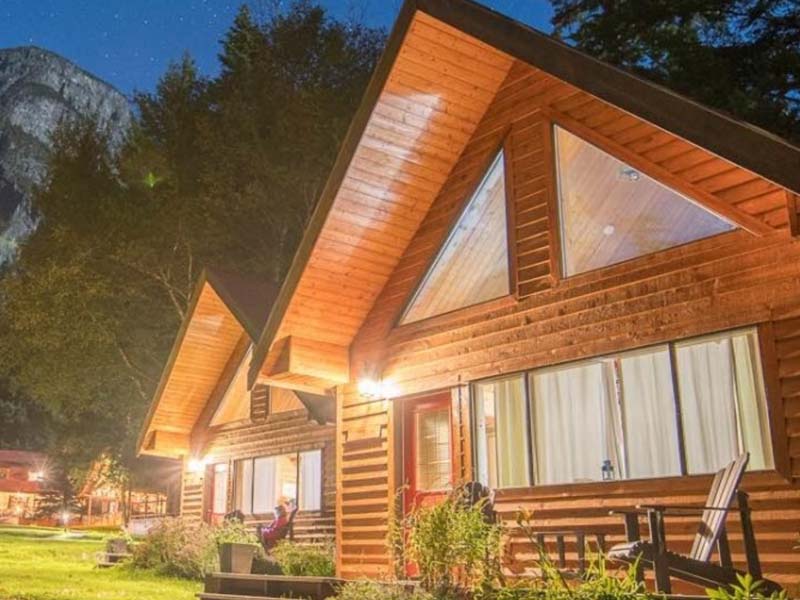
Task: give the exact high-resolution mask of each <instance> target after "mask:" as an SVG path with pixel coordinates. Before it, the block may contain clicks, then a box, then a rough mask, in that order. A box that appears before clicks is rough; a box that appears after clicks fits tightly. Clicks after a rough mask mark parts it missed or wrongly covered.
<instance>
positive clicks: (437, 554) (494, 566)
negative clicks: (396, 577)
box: [403, 490, 502, 598]
mask: <svg viewBox="0 0 800 600" xmlns="http://www.w3.org/2000/svg"><path fill="white" fill-rule="evenodd" d="M462 498H463V494H462V493H461V491H460V490H456V491H455V492H454V493H453V494H452V495H451V496H450V497H449V498H448V499H447V500H445V501H444V502H440V503H438V504H435V505H431V506H421V507H417V508H415V509H414V510H412V511H411V514H409V515H408V516H407V517H406V519H405V520H404V522H403V529H404V530H405V531H406V532H407V533H406V542H405V556H406V558H407V559H408V560H410V561H412V562H413V563H414V564H415V565H416V567H417V569H418V570H419V576H420V581H421V583H422V586H423V588H424V589H426V590H427V591H429V592H431V593H433V594H434V595H436V596H437V597H444V598H447V597H457V596H459V595H463V593H464V592H467V591H469V592H476V591H477V590H480V589H482V588H485V587H487V586H493V585H497V583H498V581H499V579H500V556H501V534H502V528H501V526H500V525H496V524H493V523H488V522H487V521H486V519H485V516H484V511H483V509H484V506H483V503H482V502H479V503H477V504H475V505H472V506H469V505H467V504H465V503H464V502H463V501H462Z"/></svg>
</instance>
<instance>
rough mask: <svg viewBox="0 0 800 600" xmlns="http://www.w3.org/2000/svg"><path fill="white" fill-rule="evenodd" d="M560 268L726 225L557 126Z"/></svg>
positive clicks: (579, 267) (615, 259)
mask: <svg viewBox="0 0 800 600" xmlns="http://www.w3.org/2000/svg"><path fill="white" fill-rule="evenodd" d="M555 140H556V163H557V167H558V184H559V185H558V188H559V208H560V213H561V242H562V254H563V256H562V258H563V262H564V265H563V271H564V275H566V276H570V275H577V274H578V273H584V272H586V271H591V270H594V269H599V268H601V267H606V266H609V265H613V264H616V263H620V262H623V261H625V260H629V259H632V258H636V257H638V256H643V255H645V254H651V253H653V252H658V251H659V250H666V249H667V248H672V247H674V246H679V245H681V244H686V243H689V242H693V241H696V240H700V239H702V238H706V237H710V236H713V235H717V234H719V233H724V232H726V231H731V230H732V229H734V226H733V225H731V224H730V223H729V222H727V221H725V220H724V219H722V218H721V217H719V216H717V215H716V214H714V213H712V212H710V211H709V210H708V209H706V208H704V207H702V206H701V205H699V204H697V203H695V202H693V201H692V200H690V199H689V198H687V197H685V196H683V195H681V194H679V193H678V192H675V191H674V190H671V189H670V188H668V187H666V186H664V185H663V184H661V183H659V182H657V181H656V180H654V179H652V178H650V177H648V176H647V175H645V174H644V173H640V172H639V171H637V170H635V169H633V168H631V167H630V166H629V165H627V164H625V163H624V162H622V161H620V160H617V159H616V158H614V157H613V156H611V155H609V154H607V153H606V152H604V151H603V150H600V149H599V148H597V147H595V146H593V145H591V144H589V143H588V142H586V141H584V140H582V139H581V138H579V137H577V136H575V135H573V134H572V133H570V132H568V131H566V130H564V129H562V128H560V127H555Z"/></svg>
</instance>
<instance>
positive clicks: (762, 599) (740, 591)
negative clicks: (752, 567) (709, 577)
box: [706, 573, 787, 600]
mask: <svg viewBox="0 0 800 600" xmlns="http://www.w3.org/2000/svg"><path fill="white" fill-rule="evenodd" d="M736 579H737V581H738V583H737V584H735V585H733V586H731V589H730V590H728V589H726V588H719V589H716V590H712V589H707V590H706V595H707V596H708V597H709V598H710V599H711V600H786V598H787V595H786V590H781V591H780V592H772V593H771V594H769V595H767V594H764V592H763V591H762V590H761V588H762V587H763V585H764V582H763V581H756V580H755V579H754V578H753V576H752V575H750V573H748V574H747V575H738V574H737V575H736Z"/></svg>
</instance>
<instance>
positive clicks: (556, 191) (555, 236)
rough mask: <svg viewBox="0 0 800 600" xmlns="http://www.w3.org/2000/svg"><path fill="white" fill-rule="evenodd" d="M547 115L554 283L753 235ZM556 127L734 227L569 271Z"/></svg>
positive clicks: (551, 261) (646, 170) (568, 125)
mask: <svg viewBox="0 0 800 600" xmlns="http://www.w3.org/2000/svg"><path fill="white" fill-rule="evenodd" d="M544 117H545V118H544V121H543V127H544V133H543V138H544V140H543V142H544V143H543V147H544V160H545V172H546V178H547V180H548V183H547V192H546V194H547V205H548V220H549V222H550V223H549V227H548V234H549V238H550V249H551V252H550V276H551V278H552V280H553V287H557V286H558V285H559V283H562V282H567V281H569V282H570V283H571V282H572V281H573V280H576V281H580V280H581V279H580V278H583V277H592V276H597V275H598V274H599V275H603V274H604V273H606V272H607V271H609V270H611V269H617V268H620V267H622V268H631V265H632V264H636V261H646V260H648V259H651V258H652V257H653V256H660V255H663V254H665V253H669V252H673V251H676V250H679V249H682V248H687V247H692V246H693V245H695V244H703V243H708V242H709V241H710V240H718V239H722V238H724V237H730V236H735V235H741V234H742V233H743V232H744V233H745V234H749V235H752V234H750V233H749V232H748V231H747V230H745V229H743V228H742V226H741V225H739V224H738V223H736V222H735V221H732V220H731V219H729V218H728V217H725V216H724V215H720V214H718V213H717V212H715V211H714V210H712V209H711V208H708V207H706V206H705V205H704V204H703V203H702V202H701V201H700V200H697V199H696V198H694V197H693V196H692V194H690V193H688V192H684V191H680V190H676V189H675V188H673V187H672V186H670V185H668V184H666V183H663V182H662V181H661V179H660V177H658V175H654V174H652V172H651V171H650V169H649V168H646V167H643V166H641V165H639V166H633V165H630V163H629V162H628V161H626V160H625V159H623V158H620V157H618V156H617V154H616V153H615V152H614V150H613V149H610V148H608V146H607V145H606V144H604V143H603V142H602V141H601V140H597V139H591V140H589V139H587V137H586V136H585V135H583V134H582V133H581V132H580V130H579V128H578V127H576V126H573V125H572V124H571V123H566V122H565V121H564V119H563V118H562V117H561V116H560V115H558V114H557V113H555V112H554V111H551V110H547V111H545V112H544ZM556 127H560V128H561V129H563V130H564V131H566V132H568V133H570V134H572V135H574V136H575V137H577V138H579V139H580V140H582V141H583V142H585V143H587V144H589V145H591V146H593V147H594V148H597V149H599V150H600V151H602V152H604V153H605V154H607V155H609V156H611V157H612V158H614V159H616V160H618V161H620V162H622V163H624V164H626V165H628V166H630V167H631V168H632V169H635V170H636V171H639V172H640V173H642V174H644V175H645V176H647V177H649V178H650V179H652V180H654V181H655V182H657V183H659V184H660V185H662V186H664V187H666V188H667V189H669V190H671V191H673V192H674V193H676V194H677V195H679V196H681V197H683V198H685V199H686V201H687V202H691V203H692V204H695V205H696V206H698V207H700V208H701V209H703V210H705V211H707V212H709V213H710V214H712V215H714V216H716V217H717V218H719V219H722V220H723V221H726V222H728V223H730V224H731V225H732V226H733V228H732V229H731V230H730V231H723V232H721V233H717V234H714V235H710V236H707V237H703V238H699V239H697V240H692V241H690V242H685V243H683V244H678V245H676V246H670V247H668V248H664V249H661V250H657V251H655V252H649V253H647V254H641V255H639V256H635V257H632V258H628V259H626V260H623V261H620V262H615V263H612V264H609V265H605V266H602V267H598V268H596V269H589V270H587V271H581V272H580V273H574V274H572V275H567V274H566V260H565V257H564V254H565V253H566V251H567V250H566V246H565V244H564V226H563V224H564V219H563V214H562V209H561V181H560V177H559V165H558V147H557V144H556V133H555V131H556Z"/></svg>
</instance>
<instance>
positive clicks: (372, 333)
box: [336, 62, 800, 590]
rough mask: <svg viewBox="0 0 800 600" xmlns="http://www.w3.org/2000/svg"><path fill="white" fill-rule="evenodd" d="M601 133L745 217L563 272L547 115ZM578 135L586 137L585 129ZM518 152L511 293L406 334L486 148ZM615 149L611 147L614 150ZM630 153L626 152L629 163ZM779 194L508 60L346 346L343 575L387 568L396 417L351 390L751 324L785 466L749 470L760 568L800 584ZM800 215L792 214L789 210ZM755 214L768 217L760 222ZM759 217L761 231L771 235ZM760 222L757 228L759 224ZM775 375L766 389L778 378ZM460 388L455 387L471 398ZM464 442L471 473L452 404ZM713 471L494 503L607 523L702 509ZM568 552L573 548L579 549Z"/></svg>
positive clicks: (451, 382)
mask: <svg viewBox="0 0 800 600" xmlns="http://www.w3.org/2000/svg"><path fill="white" fill-rule="evenodd" d="M558 119H561V120H562V121H564V122H568V124H569V125H570V126H572V129H573V130H575V128H577V129H580V130H581V131H582V130H583V129H584V128H585V129H586V130H591V131H592V132H594V136H595V138H594V139H596V140H608V142H609V143H608V146H610V147H611V148H614V149H619V148H624V150H625V152H626V153H631V154H632V155H633V154H635V155H636V156H637V157H639V164H642V165H647V166H649V167H650V168H651V170H652V172H656V173H659V174H664V175H665V176H667V175H668V177H669V179H670V181H671V183H672V184H673V185H679V186H680V187H681V189H682V190H695V191H696V197H699V198H701V199H702V198H710V197H712V196H713V199H714V202H717V203H719V205H720V206H722V205H727V206H729V207H731V208H732V209H735V210H736V211H739V212H740V213H741V214H742V215H743V222H745V223H748V224H749V225H750V226H749V227H747V228H746V229H747V230H746V231H745V230H738V231H734V232H731V233H727V234H722V235H719V236H716V237H713V238H708V239H704V240H701V241H698V242H694V243H691V244H687V245H685V246H681V247H677V248H672V249H669V250H666V251H663V252H660V253H657V254H652V255H648V256H643V257H640V258H637V259H635V260H631V261H628V262H625V263H621V264H617V265H613V266H610V267H607V268H603V269H600V270H597V271H592V272H588V273H584V274H581V275H577V276H574V277H569V278H563V277H562V276H561V274H560V257H559V255H560V249H559V226H558V222H557V213H558V211H557V207H556V204H555V203H556V193H557V190H556V182H555V177H554V165H553V158H552V152H553V148H552V145H553V143H552V137H551V132H552V124H553V122H554V120H555V121H556V122H558ZM579 133H580V132H579ZM503 143H504V144H505V145H504V147H505V148H506V152H507V154H508V158H507V160H508V164H509V172H508V173H507V181H508V182H509V186H508V189H507V193H508V194H509V197H510V203H511V206H512V207H513V208H512V210H513V213H512V215H511V217H512V218H511V219H510V222H511V223H512V231H513V235H512V239H511V241H510V243H511V244H512V245H513V248H512V252H511V256H512V258H513V270H514V277H513V280H514V282H515V286H514V293H513V294H512V296H510V297H509V298H505V299H501V300H497V301H492V302H488V303H485V304H483V305H480V306H475V307H470V308H467V309H463V310H460V311H456V312H454V313H451V314H447V315H442V316H439V317H433V318H430V319H427V320H424V321H420V322H417V323H412V324H408V325H403V326H400V327H398V326H397V319H398V316H399V314H400V312H401V311H402V309H403V306H404V305H405V303H406V302H407V300H408V297H409V295H410V294H411V293H412V291H413V289H414V288H415V286H416V285H417V282H418V281H419V280H420V278H421V277H422V276H423V275H424V269H425V268H426V266H427V265H428V264H430V261H431V258H432V256H434V255H435V254H436V252H437V251H438V249H439V247H440V245H441V243H442V241H443V239H444V236H445V235H446V232H447V231H448V230H449V227H450V224H451V223H452V221H453V219H454V218H455V215H457V214H458V211H459V209H460V207H461V206H462V204H463V202H464V200H465V199H466V198H467V197H468V193H469V190H470V189H472V187H474V185H475V181H476V180H477V179H478V178H480V176H481V175H482V173H481V172H480V168H481V167H482V166H483V165H485V164H486V162H487V160H488V157H489V155H490V154H491V153H492V152H494V151H495V150H496V149H497V148H498V147H499V146H500V145H501V144H503ZM612 154H613V151H612ZM621 158H623V160H624V159H625V157H621ZM786 198H787V194H786V192H785V191H784V190H783V189H781V188H779V187H777V186H776V185H775V184H773V183H771V182H768V181H765V180H763V179H761V178H759V177H757V176H755V175H754V174H752V173H750V172H749V171H746V170H744V169H741V168H739V167H737V166H735V165H732V164H731V163H728V162H727V161H724V160H722V159H720V158H718V157H716V156H714V155H712V154H711V153H709V152H707V151H705V150H703V149H701V148H699V147H697V146H694V145H692V144H690V143H688V142H686V141H684V140H682V139H679V138H677V137H676V136H673V135H671V134H669V133H667V132H665V131H663V130H660V129H658V128H656V127H654V126H652V125H650V124H648V123H645V122H643V121H641V120H639V119H637V118H635V117H633V116H631V115H630V114H628V113H624V112H623V111H621V110H619V109H617V108H614V107H612V106H610V105H608V104H606V103H604V102H602V101H601V100H599V99H597V98H594V97H592V96H590V95H588V94H586V93H585V92H582V91H580V90H578V89H577V88H574V87H572V86H570V85H568V84H566V83H564V82H561V81H559V80H557V79H555V78H553V77H551V76H549V75H546V74H544V73H543V72H541V71H538V70H536V69H534V68H532V67H529V66H527V65H524V64H522V63H519V62H517V63H515V65H514V66H513V67H512V68H511V70H510V72H509V75H508V77H507V79H506V81H505V82H504V83H503V84H502V85H501V86H500V89H499V91H498V93H497V95H496V97H495V100H494V101H493V102H492V104H491V105H490V106H489V108H488V110H487V111H486V113H485V114H484V115H483V117H482V119H481V120H480V123H479V125H478V126H477V129H476V131H475V133H474V135H473V136H472V138H471V139H470V141H469V142H468V143H467V145H466V147H465V149H464V151H463V153H462V154H461V157H460V158H459V160H458V161H457V163H456V165H455V167H454V168H453V170H452V171H451V173H450V175H449V177H448V179H447V181H446V182H445V184H444V186H443V188H442V190H441V192H440V193H439V195H438V196H437V198H436V200H435V201H434V203H433V205H432V206H431V208H430V210H429V211H428V213H427V216H426V217H425V219H424V220H423V221H422V224H421V225H420V227H419V229H418V231H417V233H416V235H415V236H414V237H413V240H412V242H411V244H410V245H409V247H408V249H407V250H406V252H405V253H404V254H403V255H402V257H401V259H400V261H399V264H398V266H397V267H396V268H395V270H394V272H393V274H392V275H391V277H390V278H389V281H388V283H387V284H386V285H385V286H384V288H383V290H382V292H381V293H380V295H379V296H378V299H377V300H376V302H375V304H374V305H373V307H372V309H371V311H370V313H369V315H368V317H367V319H366V321H365V322H364V324H363V326H362V327H361V329H360V330H359V332H358V333H357V335H356V338H355V340H354V342H353V344H352V345H351V351H350V364H351V382H352V383H351V384H348V385H343V386H339V388H338V390H337V392H338V410H337V426H338V430H337V437H336V440H337V442H336V446H337V456H338V457H339V460H340V464H341V466H342V467H341V469H339V471H338V473H337V491H338V493H339V504H338V505H337V518H336V526H337V535H338V538H339V540H338V544H339V546H338V549H339V552H338V561H339V570H340V574H341V575H342V576H344V577H356V576H365V575H366V576H381V575H386V574H388V573H389V572H390V571H391V569H392V566H391V565H392V561H391V557H390V556H389V552H388V551H387V547H386V543H385V541H386V535H387V532H388V519H389V517H390V514H391V507H393V506H394V501H395V490H396V488H397V487H398V486H400V485H402V471H401V468H400V466H399V465H400V464H401V461H399V460H398V457H397V453H398V452H402V445H401V444H400V443H399V441H398V435H399V434H398V428H397V426H396V425H395V422H396V421H397V416H396V415H395V414H394V413H395V412H396V411H397V410H398V406H399V403H401V402H402V401H401V400H391V401H387V400H370V399H365V398H363V397H361V396H360V395H359V394H358V391H357V388H356V385H355V382H357V381H358V379H359V378H360V377H361V376H364V375H366V376H374V374H375V373H380V374H382V376H383V377H384V378H387V379H391V380H392V381H393V383H394V384H395V385H396V386H397V387H398V389H399V390H401V393H402V394H403V395H414V394H420V393H425V392H431V391H436V390H442V389H450V388H454V387H457V386H461V389H462V390H466V391H468V387H467V386H466V384H469V383H470V382H473V381H476V380H478V379H482V378H487V377H493V376H497V375H504V374H509V373H514V372H519V371H526V370H530V369H534V368H537V367H542V366H549V365H554V364H557V363H562V362H568V361H572V360H576V359H580V358H586V357H592V356H600V355H603V354H607V353H612V352H620V351H624V350H630V349H634V348H638V347H643V346H647V345H651V344H656V343H661V342H666V341H671V340H675V339H681V338H686V337H692V336H696V335H702V334H706V333H711V332H716V331H721V330H725V329H731V328H735V327H743V326H749V325H758V326H759V327H760V328H761V331H762V332H764V331H767V332H769V335H762V346H763V348H762V358H763V359H764V363H765V365H764V367H765V373H766V376H767V378H768V381H767V394H768V397H769V398H768V401H769V403H770V410H771V413H772V415H773V431H772V438H773V447H774V453H775V457H776V465H777V467H776V471H774V472H768V473H752V474H748V475H747V477H746V479H745V485H744V488H745V489H746V490H747V491H749V492H751V493H752V504H753V509H754V521H755V529H756V536H757V539H758V541H759V549H760V552H761V559H762V563H763V567H764V572H765V575H766V576H768V577H770V578H773V579H775V580H776V581H779V582H781V583H783V584H784V585H787V586H788V587H790V589H793V590H797V589H798V586H800V575H799V574H798V573H800V553H798V552H796V551H794V550H793V546H794V545H795V543H796V540H797V537H798V535H797V532H798V531H800V489H798V484H800V244H798V243H797V242H795V241H793V239H792V238H791V236H790V235H789V224H790V215H789V214H788V211H787V200H786ZM792 218H794V217H792ZM759 224H760V225H759ZM764 226H766V227H764ZM754 230H755V231H754ZM770 378H772V381H769V379H770ZM462 396H463V394H462ZM458 402H459V405H458V410H457V411H454V414H455V415H457V419H456V421H457V423H456V427H455V428H454V429H455V430H454V435H455V439H454V447H455V448H457V449H459V450H460V451H459V456H457V457H456V460H457V461H459V462H458V464H459V465H460V472H461V473H462V474H463V477H464V478H465V479H467V478H470V477H471V476H472V472H471V465H472V449H471V442H470V439H469V437H470V436H469V432H470V427H469V426H468V421H469V411H468V410H464V408H463V406H464V400H463V398H461V399H459V400H458ZM709 484H710V479H709V478H708V477H705V476H693V477H681V478H675V479H670V480H664V479H654V480H645V481H617V482H613V483H605V484H580V485H578V484H576V485H569V486H537V487H532V488H526V489H519V490H502V491H501V492H500V493H499V494H498V502H499V508H500V512H501V514H502V516H503V518H504V519H506V520H507V521H508V522H509V523H513V521H514V515H515V513H516V512H517V511H518V510H519V509H521V508H526V509H532V510H533V511H534V513H533V514H534V521H535V524H536V525H537V526H539V527H544V528H551V529H558V528H563V527H567V526H570V525H573V526H574V525H587V526H593V527H594V526H596V527H598V528H606V527H609V528H611V531H612V533H613V534H612V538H611V540H610V541H614V536H621V533H622V527H621V523H620V522H619V521H618V520H615V519H614V518H612V517H609V516H608V510H609V509H610V508H615V507H624V506H631V505H634V504H639V503H663V504H667V505H668V504H673V503H674V504H686V503H688V502H696V503H700V502H702V500H703V499H704V497H705V495H706V494H707V491H708V486H709ZM690 527H691V523H689V522H687V521H686V520H680V519H679V520H678V521H677V522H676V523H674V524H673V525H672V527H671V529H669V530H668V535H669V536H670V538H671V539H674V540H675V541H676V549H677V550H678V551H680V550H681V549H682V547H683V546H687V547H688V544H690V542H691V535H690ZM730 529H731V534H732V546H733V558H734V561H735V562H736V563H737V564H739V565H742V564H743V558H744V557H743V555H742V549H741V542H740V532H739V530H738V524H737V523H736V519H733V522H732V524H731V527H730ZM511 548H512V550H513V554H514V565H513V567H514V568H516V569H519V570H522V571H524V569H526V568H528V567H530V563H531V558H532V555H531V552H530V548H529V547H528V546H527V545H526V541H525V540H524V539H523V538H521V537H520V536H519V533H518V532H512V536H511ZM572 550H574V548H573V549H572Z"/></svg>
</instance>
